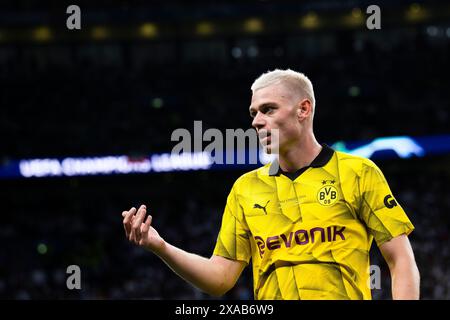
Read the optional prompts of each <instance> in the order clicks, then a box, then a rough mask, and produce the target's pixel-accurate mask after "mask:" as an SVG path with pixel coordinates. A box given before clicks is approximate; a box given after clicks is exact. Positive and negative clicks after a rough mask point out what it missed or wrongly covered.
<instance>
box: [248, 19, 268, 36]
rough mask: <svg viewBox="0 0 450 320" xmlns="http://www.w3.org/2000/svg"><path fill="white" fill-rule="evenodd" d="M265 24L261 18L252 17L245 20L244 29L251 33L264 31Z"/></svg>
mask: <svg viewBox="0 0 450 320" xmlns="http://www.w3.org/2000/svg"><path fill="white" fill-rule="evenodd" d="M263 29H264V25H263V22H262V21H261V19H258V18H250V19H247V20H246V21H245V22H244V30H245V31H246V32H250V33H258V32H261V31H263Z"/></svg>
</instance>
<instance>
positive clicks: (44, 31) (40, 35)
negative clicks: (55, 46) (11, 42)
mask: <svg viewBox="0 0 450 320" xmlns="http://www.w3.org/2000/svg"><path fill="white" fill-rule="evenodd" d="M51 38H52V32H51V30H50V28H49V27H45V26H42V27H37V28H36V29H34V30H33V39H34V40H36V41H39V42H45V41H49V40H50V39H51Z"/></svg>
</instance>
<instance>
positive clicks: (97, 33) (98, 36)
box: [91, 26, 108, 40]
mask: <svg viewBox="0 0 450 320" xmlns="http://www.w3.org/2000/svg"><path fill="white" fill-rule="evenodd" d="M91 35H92V38H94V39H95V40H102V39H106V38H107V37H108V29H106V28H105V27H100V26H97V27H94V28H92V32H91Z"/></svg>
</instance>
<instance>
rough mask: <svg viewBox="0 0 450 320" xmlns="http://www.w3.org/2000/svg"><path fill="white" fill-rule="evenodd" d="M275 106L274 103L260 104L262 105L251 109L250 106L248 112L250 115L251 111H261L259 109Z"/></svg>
mask: <svg viewBox="0 0 450 320" xmlns="http://www.w3.org/2000/svg"><path fill="white" fill-rule="evenodd" d="M276 106H277V104H276V103H275V102H265V103H262V104H260V105H259V106H258V107H256V108H255V107H252V106H250V108H249V111H250V113H252V111H257V110H261V109H263V108H268V107H276Z"/></svg>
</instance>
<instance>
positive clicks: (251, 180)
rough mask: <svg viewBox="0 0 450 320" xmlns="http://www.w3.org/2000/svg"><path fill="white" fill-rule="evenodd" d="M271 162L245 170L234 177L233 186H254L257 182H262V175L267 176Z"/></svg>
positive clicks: (237, 187)
mask: <svg viewBox="0 0 450 320" xmlns="http://www.w3.org/2000/svg"><path fill="white" fill-rule="evenodd" d="M270 165H271V163H268V164H266V165H264V166H262V167H259V168H257V169H254V170H252V171H249V172H246V173H244V174H243V175H241V176H240V177H239V178H237V179H236V181H235V182H234V186H233V187H234V188H235V189H237V190H239V189H242V188H249V187H255V186H257V184H258V183H261V182H263V180H264V177H266V178H267V177H269V169H270Z"/></svg>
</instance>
